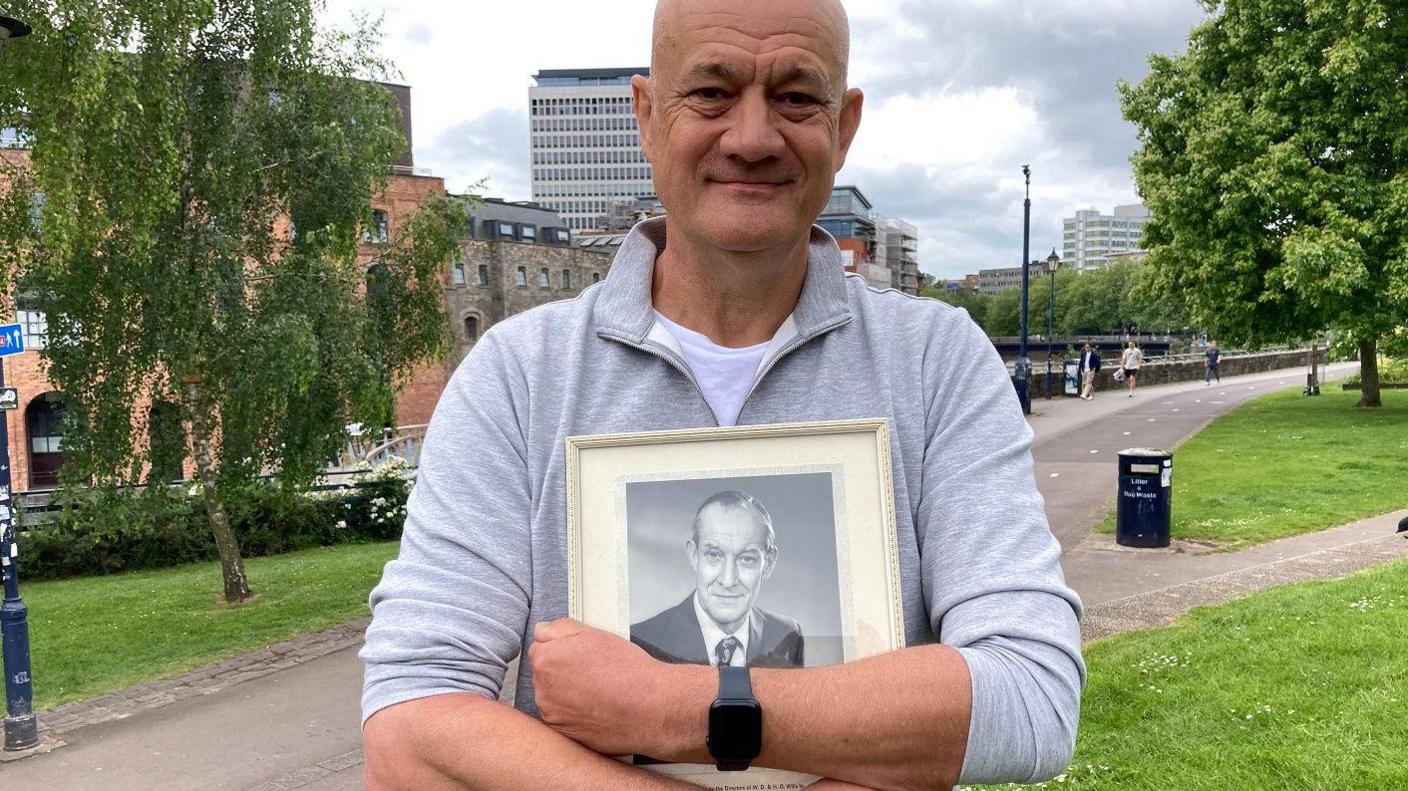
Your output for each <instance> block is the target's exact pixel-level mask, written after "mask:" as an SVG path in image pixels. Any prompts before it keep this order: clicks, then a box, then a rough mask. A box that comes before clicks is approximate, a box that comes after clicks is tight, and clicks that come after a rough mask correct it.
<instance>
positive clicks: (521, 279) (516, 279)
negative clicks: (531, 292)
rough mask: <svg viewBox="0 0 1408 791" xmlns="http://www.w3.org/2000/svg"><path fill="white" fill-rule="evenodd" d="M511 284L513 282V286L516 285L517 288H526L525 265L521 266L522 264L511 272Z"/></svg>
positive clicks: (526, 271)
mask: <svg viewBox="0 0 1408 791" xmlns="http://www.w3.org/2000/svg"><path fill="white" fill-rule="evenodd" d="M513 284H514V285H515V286H518V287H519V288H527V287H528V269H527V267H522V266H520V267H519V268H518V271H517V272H515V273H514V274H513Z"/></svg>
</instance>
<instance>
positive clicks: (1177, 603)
mask: <svg viewBox="0 0 1408 791" xmlns="http://www.w3.org/2000/svg"><path fill="white" fill-rule="evenodd" d="M1402 558H1408V540H1405V539H1404V537H1403V536H1397V535H1387V536H1381V537H1378V538H1371V539H1366V540H1364V541H1358V542H1355V543H1353V544H1345V545H1343V546H1338V547H1330V548H1327V549H1322V550H1318V551H1315V552H1307V553H1305V554H1303V555H1297V556H1295V557H1291V558H1285V559H1284V560H1277V561H1273V562H1271V563H1263V564H1261V565H1257V566H1250V567H1248V568H1244V569H1237V570H1235V571H1229V572H1225V573H1223V574H1217V575H1214V576H1211V577H1204V578H1202V579H1198V580H1193V581H1191V582H1184V583H1180V584H1178V585H1170V586H1168V587H1166V588H1160V589H1158V590H1153V591H1149V592H1147V593H1139V594H1135V595H1133V596H1124V597H1122V598H1118V599H1112V600H1110V601H1105V602H1101V603H1100V604H1095V605H1092V606H1090V607H1088V608H1086V610H1085V615H1084V617H1083V618H1082V619H1081V629H1080V631H1081V642H1084V643H1088V642H1090V641H1092V640H1098V639H1100V638H1102V637H1109V636H1111V635H1114V634H1118V633H1120V632H1127V631H1132V630H1135V629H1152V628H1156V627H1160V626H1167V625H1168V624H1170V623H1172V622H1173V621H1175V620H1177V619H1178V618H1179V616H1182V615H1184V614H1185V613H1187V612H1188V611H1189V610H1192V609H1193V608H1195V607H1206V606H1209V605H1213V604H1222V603H1224V602H1228V601H1232V600H1233V599H1240V598H1242V597H1244V596H1247V595H1250V594H1252V593H1255V592H1257V591H1261V590H1265V589H1267V588H1273V587H1278V586H1281V585H1288V584H1291V583H1296V582H1307V581H1310V580H1325V579H1338V578H1340V577H1345V576H1348V575H1350V574H1353V573H1354V572H1357V571H1363V570H1365V569H1368V568H1372V567H1374V566H1378V565H1382V564H1384V563H1389V562H1392V561H1394V560H1400V559H1402Z"/></svg>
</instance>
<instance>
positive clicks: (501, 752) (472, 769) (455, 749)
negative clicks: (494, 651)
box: [364, 692, 692, 791]
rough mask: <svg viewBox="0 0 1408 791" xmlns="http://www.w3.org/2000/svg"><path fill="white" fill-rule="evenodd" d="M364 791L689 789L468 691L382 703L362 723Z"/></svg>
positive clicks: (686, 785) (644, 790)
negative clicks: (607, 756)
mask: <svg viewBox="0 0 1408 791" xmlns="http://www.w3.org/2000/svg"><path fill="white" fill-rule="evenodd" d="M364 736H365V741H366V756H367V764H366V780H367V788H368V789H369V791H403V789H404V790H406V791H451V789H454V790H455V791H460V790H462V789H472V790H473V791H496V790H497V789H522V788H613V789H617V788H619V789H631V790H632V791H636V790H637V789H638V790H639V791H655V789H687V788H692V786H690V785H688V784H686V783H682V782H679V781H675V780H669V779H667V778H664V777H661V776H659V775H654V774H651V773H649V772H646V771H644V770H641V769H637V768H635V767H633V766H628V765H627V764H624V763H622V762H620V761H617V760H615V759H613V758H606V757H603V756H601V755H598V754H596V753H594V752H592V751H591V750H588V749H587V748H585V747H583V746H581V745H579V744H577V743H576V742H574V741H572V740H571V739H569V738H567V737H565V736H562V735H560V734H558V733H556V732H555V731H553V730H552V729H551V728H548V727H547V726H546V725H543V724H542V723H541V722H539V721H538V720H535V719H533V718H532V717H529V716H527V715H525V714H523V713H522V712H519V711H517V710H515V709H513V708H511V707H509V706H505V705H504V704H502V703H499V702H497V701H493V700H488V699H486V698H483V697H481V696H479V695H476V694H473V693H468V692H466V693H455V694H447V695H435V696H433V697H428V698H422V699H419V700H413V701H408V702H406V703H401V704H398V705H395V706H389V707H387V708H385V709H382V710H381V711H379V712H377V713H376V714H374V715H372V717H371V718H370V719H368V720H367V723H366V727H365V729H364Z"/></svg>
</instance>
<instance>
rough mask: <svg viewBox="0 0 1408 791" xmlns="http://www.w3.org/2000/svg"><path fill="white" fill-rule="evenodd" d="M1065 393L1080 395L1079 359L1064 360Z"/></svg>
mask: <svg viewBox="0 0 1408 791" xmlns="http://www.w3.org/2000/svg"><path fill="white" fill-rule="evenodd" d="M1065 393H1066V395H1068V396H1078V395H1080V360H1067V361H1066V390H1065Z"/></svg>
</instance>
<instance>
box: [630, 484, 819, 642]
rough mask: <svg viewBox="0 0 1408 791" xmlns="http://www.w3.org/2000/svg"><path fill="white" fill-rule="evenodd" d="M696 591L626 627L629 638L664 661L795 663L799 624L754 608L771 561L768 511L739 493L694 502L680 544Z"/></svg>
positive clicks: (772, 539)
mask: <svg viewBox="0 0 1408 791" xmlns="http://www.w3.org/2000/svg"><path fill="white" fill-rule="evenodd" d="M685 554H686V556H687V557H688V559H689V565H690V566H691V567H692V568H693V569H694V579H695V589H694V591H693V592H692V593H690V595H689V597H688V598H686V599H685V600H684V601H682V602H680V603H679V604H676V605H674V606H672V607H670V608H668V609H666V610H665V611H664V612H661V613H660V614H658V615H655V616H654V617H652V618H648V619H646V620H645V621H642V622H640V623H638V624H633V625H632V626H631V642H633V643H635V644H636V645H638V646H640V647H641V648H644V649H645V651H646V653H648V654H650V655H651V656H653V657H655V658H656V659H660V660H663V661H666V662H675V663H683V664H694V665H705V664H707V665H732V666H734V667H745V666H746V667H801V666H802V665H803V661H804V653H803V651H804V642H803V638H802V627H801V626H800V625H799V624H798V623H797V622H796V621H795V620H793V619H791V618H787V617H785V616H780V615H776V614H773V613H770V612H768V611H766V610H764V609H762V608H760V607H757V606H755V604H756V602H757V600H758V594H759V593H760V592H761V591H762V589H763V582H764V580H766V579H767V578H768V577H769V576H771V574H772V571H773V569H774V568H775V567H776V565H777V543H776V534H775V532H774V530H773V526H772V517H771V516H769V514H768V512H767V510H766V509H765V508H763V506H762V504H761V503H759V502H758V501H757V500H755V499H754V498H753V497H752V496H751V495H749V494H747V493H746V492H739V491H726V492H719V493H718V494H715V495H714V496H712V497H710V498H709V499H708V500H705V501H704V504H703V505H701V506H700V507H699V511H698V512H697V513H696V514H695V517H694V529H693V532H692V534H691V535H690V538H689V541H687V542H686V543H685Z"/></svg>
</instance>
